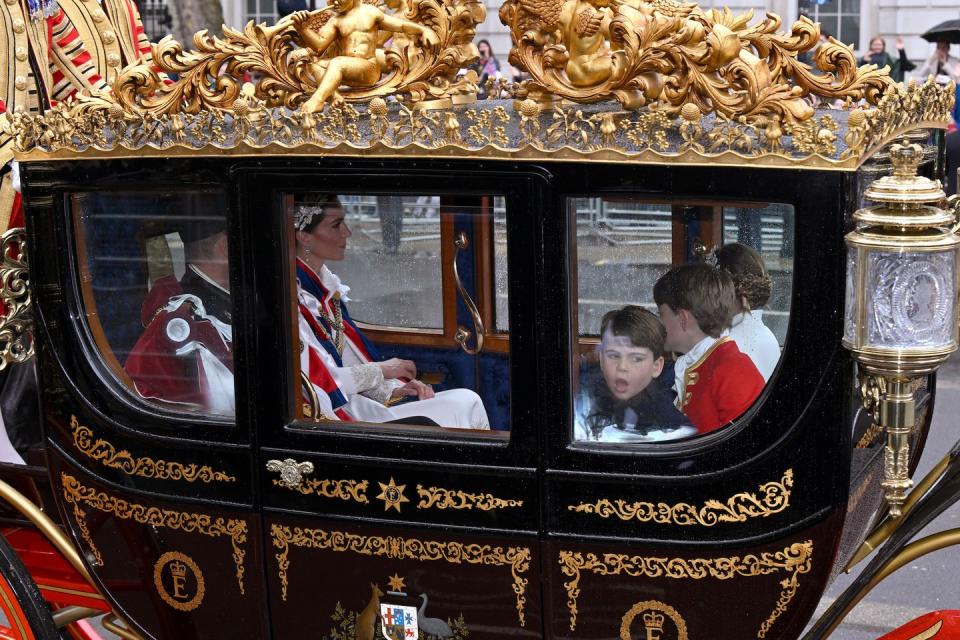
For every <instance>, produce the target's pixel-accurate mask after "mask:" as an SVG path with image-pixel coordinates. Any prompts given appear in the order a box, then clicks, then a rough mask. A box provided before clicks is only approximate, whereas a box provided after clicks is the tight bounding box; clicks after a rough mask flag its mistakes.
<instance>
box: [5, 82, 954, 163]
mask: <svg viewBox="0 0 960 640" xmlns="http://www.w3.org/2000/svg"><path fill="white" fill-rule="evenodd" d="M254 93H255V92H254V91H253V89H252V87H251V86H250V85H248V86H245V87H244V89H243V90H242V91H240V95H239V97H238V98H237V99H236V100H235V101H234V104H233V108H232V110H229V111H228V110H221V109H212V110H203V111H199V112H197V113H174V114H170V115H167V114H160V115H156V114H152V113H139V112H133V113H128V112H125V111H124V109H123V107H121V106H120V105H118V104H117V103H115V102H113V101H112V98H111V97H110V96H80V97H78V98H77V99H76V100H72V101H68V102H61V103H59V104H58V105H57V106H55V107H54V108H53V109H50V110H47V111H46V112H45V113H43V114H28V113H22V112H18V113H15V114H10V113H7V114H3V115H0V128H2V129H4V130H6V131H7V132H12V133H15V141H16V142H15V143H16V145H17V149H18V151H19V152H21V158H22V159H23V160H32V159H51V158H62V159H69V158H72V157H75V156H76V154H78V153H82V154H83V156H84V157H89V158H96V157H103V158H123V157H148V156H159V157H176V156H178V155H183V156H198V155H204V154H210V155H221V154H222V152H223V150H224V149H230V150H233V151H232V153H234V154H236V155H244V154H256V155H257V156H262V155H281V156H282V155H303V154H328V155H349V156H353V155H356V154H357V153H358V152H361V151H362V152H363V153H364V154H365V155H375V156H397V155H403V156H411V157H430V158H444V157H450V158H468V157H476V158H502V159H510V160H515V159H556V160H574V161H598V162H609V161H618V160H627V161H631V162H637V163H656V164H659V163H663V162H669V163H671V164H703V163H706V162H709V163H710V164H713V165H717V164H726V165H745V164H749V165H751V166H757V167H808V168H818V169H847V170H849V169H855V168H857V167H858V166H859V165H860V164H861V163H862V162H863V161H865V160H866V159H867V158H869V157H871V155H872V154H874V153H875V152H877V150H879V149H880V148H882V147H883V146H884V145H886V144H888V143H889V142H891V141H892V140H894V139H896V138H897V137H898V136H902V135H903V133H905V132H908V131H910V130H915V129H927V128H944V127H945V126H946V125H947V123H948V122H949V119H950V112H951V109H952V108H953V100H954V96H953V93H952V91H951V90H950V87H942V86H939V85H937V84H936V83H935V82H933V81H932V80H931V81H928V82H926V83H924V84H922V85H917V84H913V83H911V84H910V85H909V86H907V87H902V86H899V85H897V86H893V87H889V88H888V89H887V90H886V93H885V94H884V95H883V97H882V98H881V100H880V102H879V103H878V105H877V107H876V108H859V107H858V108H855V109H852V110H849V111H844V110H829V111H828V110H821V111H818V112H817V115H816V117H813V118H810V119H809V120H806V121H803V122H795V123H793V124H787V123H782V122H780V121H779V120H777V119H775V118H757V119H754V120H752V121H747V120H746V119H745V118H744V117H740V118H736V119H730V118H725V117H722V114H721V116H719V117H718V116H715V115H713V114H706V113H705V112H704V111H702V110H701V109H700V108H699V107H697V106H696V105H694V104H692V103H688V104H686V105H684V107H683V108H682V109H681V111H680V114H679V116H678V117H674V116H672V115H670V114H669V113H668V112H666V111H662V110H658V109H648V110H642V111H632V112H624V111H610V110H609V105H587V106H584V107H582V108H581V107H570V106H566V105H558V106H552V107H545V106H544V105H542V104H540V103H538V102H536V101H534V100H532V99H529V98H528V99H525V100H520V101H517V102H516V103H515V108H509V107H508V105H509V104H510V103H508V102H501V103H497V102H493V103H476V104H475V105H460V106H457V105H454V106H452V107H450V108H448V109H439V110H424V109H417V108H415V107H413V106H411V105H408V104H403V103H397V102H393V103H388V102H387V101H385V100H384V99H383V98H380V97H375V98H373V99H371V100H370V101H369V102H368V103H367V104H366V105H360V104H343V105H340V106H331V107H329V108H327V109H326V110H325V111H323V112H322V113H304V112H302V111H295V110H291V109H289V108H285V107H274V108H271V107H269V106H268V105H267V103H266V102H265V101H264V100H262V99H260V98H258V97H256V95H254ZM480 105H484V106H480Z"/></svg>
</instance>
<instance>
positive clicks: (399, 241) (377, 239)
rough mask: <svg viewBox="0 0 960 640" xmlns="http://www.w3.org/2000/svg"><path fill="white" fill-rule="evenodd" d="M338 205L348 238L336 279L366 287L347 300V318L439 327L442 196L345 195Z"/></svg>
mask: <svg viewBox="0 0 960 640" xmlns="http://www.w3.org/2000/svg"><path fill="white" fill-rule="evenodd" d="M341 204H342V205H343V212H344V216H345V224H346V225H347V226H348V227H349V228H350V230H351V232H352V236H351V238H350V251H347V252H345V253H344V256H343V260H341V261H339V262H338V264H337V275H339V276H340V277H341V278H342V279H343V281H344V282H350V283H360V282H362V283H363V285H364V286H363V290H362V291H359V290H358V291H355V292H354V294H353V295H351V296H350V298H351V304H350V313H351V314H352V316H351V317H352V318H353V319H354V320H355V321H357V322H359V323H364V324H370V325H381V326H392V327H400V328H417V329H440V328H441V327H443V301H442V299H441V291H440V277H439V275H440V198H439V197H437V196H424V195H420V196H416V195H414V196H398V195H381V196H358V195H344V196H342V202H341ZM386 265H389V267H390V268H389V269H387V268H384V267H385V266H386ZM371 273H376V274H377V277H376V278H375V279H373V278H369V277H368V276H369V274H371ZM354 286H356V285H354ZM401 300H402V301H404V304H398V303H399V302H400V301H401Z"/></svg>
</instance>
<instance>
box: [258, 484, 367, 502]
mask: <svg viewBox="0 0 960 640" xmlns="http://www.w3.org/2000/svg"><path fill="white" fill-rule="evenodd" d="M273 486H275V487H283V488H284V489H289V490H290V491H296V492H298V493H302V494H303V495H305V496H311V495H315V496H319V497H321V498H334V499H338V500H345V501H348V502H349V501H351V500H353V501H354V502H359V503H360V504H370V500H369V499H368V498H367V495H366V491H367V487H368V486H370V483H369V481H367V480H362V481H361V480H329V479H324V480H319V479H308V480H304V481H303V482H302V483H301V484H299V485H297V486H295V487H291V486H290V485H288V484H285V483H284V482H283V481H282V480H279V479H277V478H274V479H273Z"/></svg>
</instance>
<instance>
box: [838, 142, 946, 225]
mask: <svg viewBox="0 0 960 640" xmlns="http://www.w3.org/2000/svg"><path fill="white" fill-rule="evenodd" d="M922 161H923V147H921V146H920V145H918V144H910V143H908V142H906V141H904V142H903V143H899V144H894V145H893V146H892V147H891V148H890V163H891V164H892V165H893V175H889V176H884V177H882V178H880V179H878V180H875V181H874V182H873V183H872V184H871V185H870V186H869V187H868V188H867V190H866V192H865V193H864V197H865V198H866V199H867V200H871V201H873V202H876V203H878V205H880V206H876V207H868V208H865V209H860V210H859V211H857V212H856V213H855V214H854V218H855V219H856V220H858V221H859V222H862V223H864V224H867V225H881V226H888V227H900V228H904V229H905V228H917V229H922V228H929V227H941V226H948V225H951V224H953V214H952V213H951V212H950V211H948V210H946V209H942V208H940V207H938V206H936V205H937V204H939V203H941V202H942V201H943V200H944V199H945V198H946V194H945V193H944V191H943V189H942V187H941V185H940V182H939V181H937V180H931V179H930V178H927V177H924V176H920V175H917V170H918V168H919V166H920V163H921V162H922Z"/></svg>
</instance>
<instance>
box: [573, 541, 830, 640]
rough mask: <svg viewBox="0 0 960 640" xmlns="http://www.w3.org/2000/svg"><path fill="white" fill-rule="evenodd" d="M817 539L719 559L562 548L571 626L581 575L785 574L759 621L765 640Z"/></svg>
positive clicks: (808, 561)
mask: <svg viewBox="0 0 960 640" xmlns="http://www.w3.org/2000/svg"><path fill="white" fill-rule="evenodd" d="M812 557H813V542H812V541H810V540H807V541H805V542H798V543H794V544H792V545H790V546H789V547H787V548H785V549H784V550H783V551H775V552H763V553H759V554H747V555H745V556H729V557H716V558H667V557H654V556H630V555H627V554H619V553H605V554H603V555H602V556H598V555H597V554H595V553H580V552H575V551H560V557H559V562H560V568H561V572H562V573H563V575H565V576H567V577H568V578H570V579H569V580H568V581H567V582H564V583H563V586H564V588H565V589H566V591H567V609H568V610H569V612H570V630H571V631H574V630H575V629H576V627H577V613H578V610H577V600H578V598H579V597H580V579H581V577H582V574H585V573H592V574H594V575H602V576H621V575H623V576H630V577H634V578H647V579H649V578H667V579H670V580H706V579H713V580H731V579H734V578H741V577H755V576H765V575H772V574H778V573H783V574H786V576H785V578H784V579H783V580H781V582H780V586H781V591H780V595H779V597H778V599H777V604H776V607H775V608H774V610H773V611H772V612H771V613H770V615H769V616H767V619H766V620H764V622H763V623H762V624H761V625H760V629H759V630H758V631H757V634H756V635H757V638H766V637H767V634H768V633H769V632H770V629H771V628H772V627H773V625H774V623H775V622H776V621H777V619H778V618H779V617H780V616H781V615H783V613H784V612H785V611H786V610H787V607H788V605H789V604H790V602H791V601H792V600H793V597H794V596H795V595H796V592H797V588H798V587H799V586H800V581H799V576H800V575H802V574H805V573H807V572H809V571H810V565H811V559H812Z"/></svg>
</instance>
